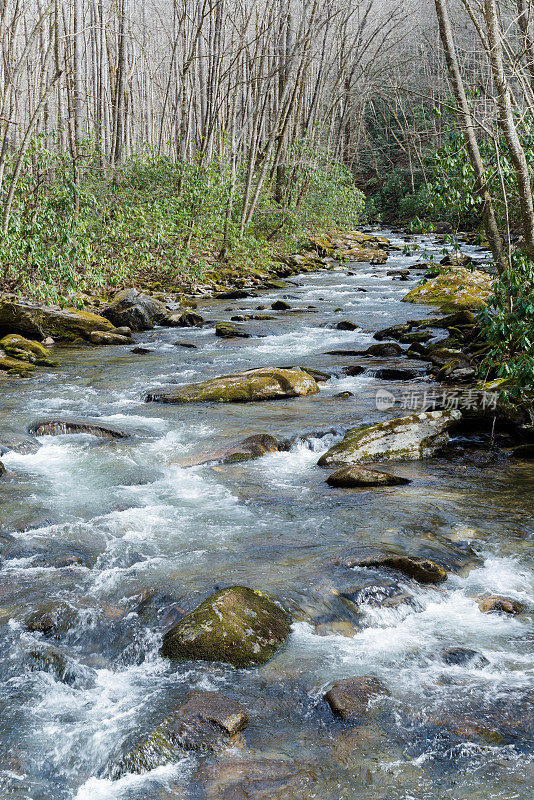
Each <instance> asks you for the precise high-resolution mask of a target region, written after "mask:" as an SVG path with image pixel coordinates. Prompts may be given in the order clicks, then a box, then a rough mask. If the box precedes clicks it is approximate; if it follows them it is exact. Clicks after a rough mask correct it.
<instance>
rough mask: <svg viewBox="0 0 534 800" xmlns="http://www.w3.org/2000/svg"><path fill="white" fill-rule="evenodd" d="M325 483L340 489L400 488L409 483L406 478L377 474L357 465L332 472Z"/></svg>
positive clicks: (385, 473) (375, 471)
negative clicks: (368, 487) (366, 487)
mask: <svg viewBox="0 0 534 800" xmlns="http://www.w3.org/2000/svg"><path fill="white" fill-rule="evenodd" d="M326 482H327V483H328V485H329V486H334V487H339V488H342V489H351V488H356V487H362V486H402V485H405V484H407V483H411V481H409V480H408V478H400V477H399V476H398V475H390V474H389V473H387V472H378V471H377V470H374V469H367V468H366V467H360V466H358V465H351V466H350V467H341V469H338V470H336V471H335V472H333V473H332V474H331V475H330V476H329V477H328V478H327V479H326Z"/></svg>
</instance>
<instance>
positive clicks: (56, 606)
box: [25, 600, 79, 636]
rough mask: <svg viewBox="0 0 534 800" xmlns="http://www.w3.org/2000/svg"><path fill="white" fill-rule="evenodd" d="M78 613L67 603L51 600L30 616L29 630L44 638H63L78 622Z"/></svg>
mask: <svg viewBox="0 0 534 800" xmlns="http://www.w3.org/2000/svg"><path fill="white" fill-rule="evenodd" d="M78 619H79V617H78V613H77V611H76V609H74V608H73V607H72V606H71V605H69V604H68V603H66V602H62V601H57V600H50V601H49V602H47V603H44V604H43V605H42V606H41V607H40V608H38V609H36V610H35V611H33V612H31V613H30V614H28V616H27V617H26V619H25V624H26V628H27V630H29V631H31V632H32V633H42V634H43V636H61V635H62V634H64V633H66V632H67V631H68V630H69V629H70V628H72V627H73V626H74V625H76V623H77V622H78Z"/></svg>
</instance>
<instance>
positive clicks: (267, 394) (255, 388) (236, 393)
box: [145, 367, 319, 403]
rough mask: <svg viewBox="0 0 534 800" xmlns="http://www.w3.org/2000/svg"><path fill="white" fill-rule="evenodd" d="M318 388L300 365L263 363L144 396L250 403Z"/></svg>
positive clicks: (173, 400) (178, 400) (176, 400)
mask: <svg viewBox="0 0 534 800" xmlns="http://www.w3.org/2000/svg"><path fill="white" fill-rule="evenodd" d="M318 391H319V387H318V386H317V382H316V381H315V380H314V379H313V378H312V377H311V375H309V374H308V373H307V372H304V371H303V370H301V369H283V368H281V367H262V368H261V369H251V370H247V371H246V372H238V373H236V374H234V375H223V376H221V377H220V378H212V379H211V380H208V381H203V382H202V383H196V384H192V385H190V386H183V387H182V388H180V389H174V390H172V391H169V392H159V391H156V392H150V393H149V394H148V395H147V396H146V398H145V399H146V401H147V402H150V401H155V402H157V403H205V402H213V403H249V402H253V401H259V400H280V399H284V398H288V397H300V396H302V395H307V394H315V393H316V392H318Z"/></svg>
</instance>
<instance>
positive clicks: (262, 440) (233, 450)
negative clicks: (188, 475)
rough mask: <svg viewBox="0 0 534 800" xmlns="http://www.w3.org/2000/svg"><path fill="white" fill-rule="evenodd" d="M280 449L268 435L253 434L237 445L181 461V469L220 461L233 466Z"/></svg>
mask: <svg viewBox="0 0 534 800" xmlns="http://www.w3.org/2000/svg"><path fill="white" fill-rule="evenodd" d="M279 449H280V442H279V441H278V439H276V438H275V437H274V436H271V435H270V434H269V433H255V434H253V435H252V436H247V438H246V439H243V440H242V441H241V442H239V443H238V444H235V445H232V446H231V447H226V448H223V449H222V450H213V451H212V452H210V453H203V454H202V455H200V456H194V457H193V458H190V459H186V460H185V461H181V462H180V463H181V465H182V466H183V467H191V466H197V465H199V464H207V463H209V462H210V461H222V463H223V464H235V463H238V462H240V461H250V460H252V459H254V458H259V457H260V456H263V455H265V454H266V453H276V452H278V450H279Z"/></svg>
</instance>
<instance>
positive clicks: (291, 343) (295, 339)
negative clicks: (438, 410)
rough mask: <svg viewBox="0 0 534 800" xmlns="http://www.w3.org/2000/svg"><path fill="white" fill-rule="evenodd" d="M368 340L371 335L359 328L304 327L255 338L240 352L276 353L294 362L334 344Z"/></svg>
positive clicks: (256, 354)
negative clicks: (354, 329) (341, 329)
mask: <svg viewBox="0 0 534 800" xmlns="http://www.w3.org/2000/svg"><path fill="white" fill-rule="evenodd" d="M367 340H370V336H369V335H368V334H364V333H362V332H361V331H358V330H356V331H339V330H336V329H332V328H311V327H302V328H299V329H298V330H293V331H288V332H287V333H282V334H279V335H273V336H266V337H265V338H263V339H255V340H254V344H251V345H250V346H245V347H243V348H241V350H240V354H241V355H244V354H245V353H250V354H251V355H254V357H256V356H258V355H259V356H270V357H271V356H273V355H276V356H277V357H278V358H284V359H285V360H286V361H287V360H288V359H290V360H293V363H294V360H295V358H298V357H300V356H304V355H309V354H311V353H317V352H322V351H323V350H326V349H331V348H332V347H333V346H334V345H342V344H346V343H347V342H351V343H354V342H357V343H358V345H359V344H360V342H361V343H362V344H364V343H366V342H367Z"/></svg>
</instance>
